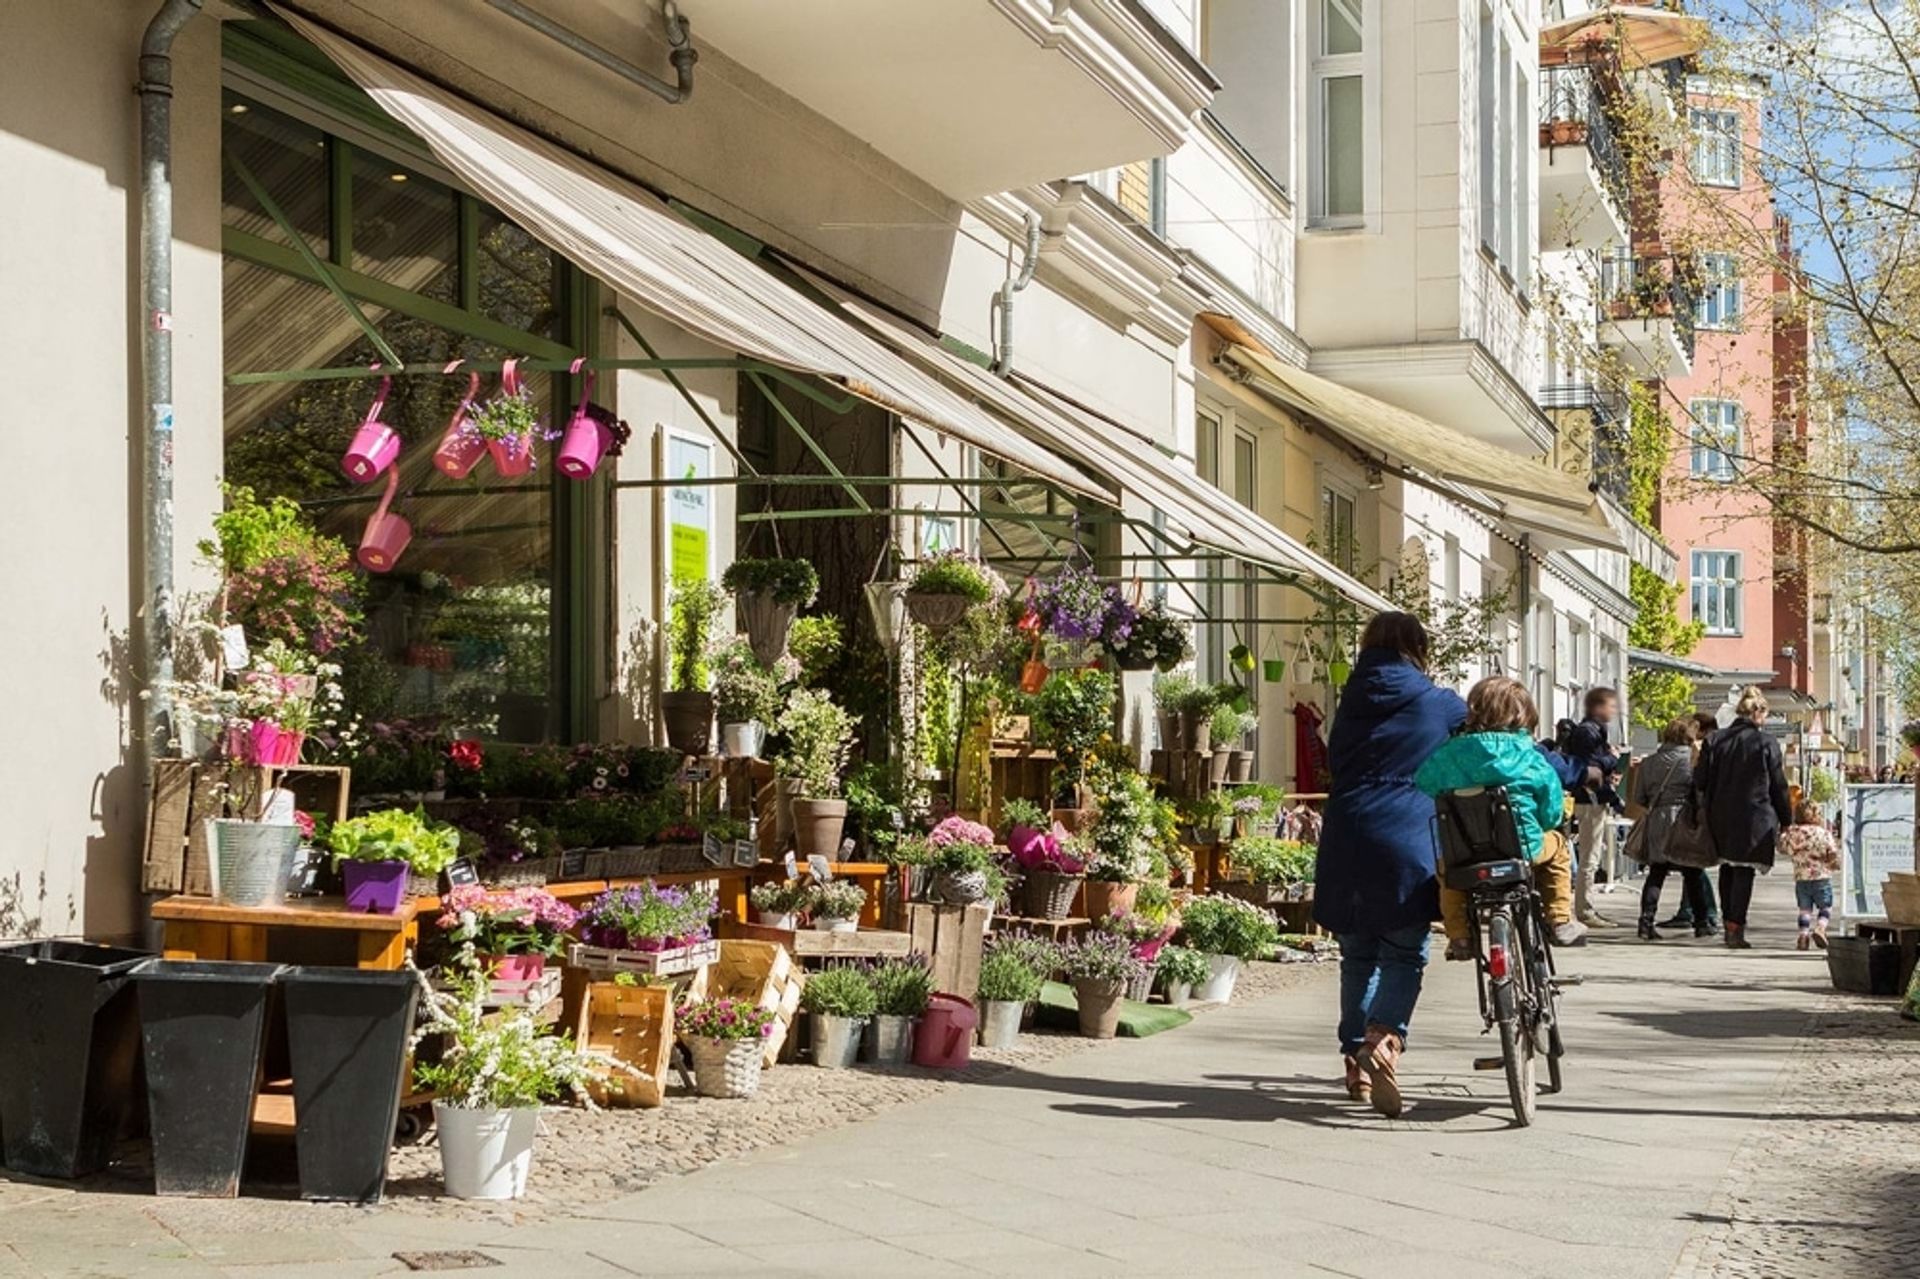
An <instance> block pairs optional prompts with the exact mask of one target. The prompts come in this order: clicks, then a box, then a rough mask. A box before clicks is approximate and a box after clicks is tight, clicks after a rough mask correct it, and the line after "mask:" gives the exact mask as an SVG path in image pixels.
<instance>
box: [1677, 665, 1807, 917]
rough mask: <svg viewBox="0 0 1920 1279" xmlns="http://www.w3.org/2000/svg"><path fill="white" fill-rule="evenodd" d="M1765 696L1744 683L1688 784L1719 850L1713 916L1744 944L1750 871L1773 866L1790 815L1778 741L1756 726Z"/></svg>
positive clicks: (1764, 710)
mask: <svg viewBox="0 0 1920 1279" xmlns="http://www.w3.org/2000/svg"><path fill="white" fill-rule="evenodd" d="M1767 712H1768V706H1767V699H1766V696H1765V694H1763V693H1761V691H1760V690H1759V689H1758V688H1755V687H1752V686H1749V687H1748V688H1747V690H1746V691H1745V692H1744V693H1742V694H1741V695H1740V700H1739V702H1737V703H1736V704H1735V706H1734V720H1733V723H1731V724H1729V725H1727V726H1726V727H1725V728H1723V729H1721V730H1720V731H1719V732H1717V733H1715V734H1714V735H1713V739H1712V740H1711V741H1709V742H1708V743H1707V745H1706V748H1705V749H1704V750H1702V751H1701V752H1700V763H1699V765H1698V767H1697V768H1696V769H1695V770H1694V779H1693V780H1694V789H1695V790H1697V791H1698V792H1699V794H1700V800H1701V805H1702V808H1701V815H1702V818H1703V820H1704V821H1705V822H1706V824H1707V829H1708V830H1709V831H1711V832H1712V833H1713V843H1714V848H1715V849H1716V850H1717V851H1718V853H1719V856H1720V914H1721V922H1722V923H1723V925H1724V926H1725V929H1726V943H1727V945H1728V946H1730V947H1733V948H1734V949H1736V950H1745V949H1747V948H1748V947H1749V945H1750V943H1749V942H1748V941H1747V907H1748V904H1749V903H1750V902H1751V901H1752V900H1753V877H1754V876H1755V875H1756V874H1761V873H1764V872H1766V871H1769V870H1772V869H1773V856H1774V846H1775V845H1776V843H1778V841H1779V836H1780V829H1781V827H1783V826H1785V825H1787V824H1788V823H1789V822H1791V821H1792V819H1793V810H1792V807H1791V805H1790V804H1789V802H1788V798H1787V774H1786V769H1785V765H1784V761H1783V759H1782V758H1781V753H1780V743H1779V742H1776V741H1775V740H1774V739H1773V738H1771V737H1769V736H1768V735H1767V734H1766V733H1765V732H1764V731H1762V729H1761V727H1760V726H1761V725H1762V724H1764V723H1766V721H1767Z"/></svg>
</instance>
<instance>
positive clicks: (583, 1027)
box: [574, 981, 673, 1108]
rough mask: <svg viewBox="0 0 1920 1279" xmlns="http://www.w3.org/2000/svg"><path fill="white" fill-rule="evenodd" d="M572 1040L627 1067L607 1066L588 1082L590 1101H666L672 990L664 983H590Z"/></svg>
mask: <svg viewBox="0 0 1920 1279" xmlns="http://www.w3.org/2000/svg"><path fill="white" fill-rule="evenodd" d="M574 1042H575V1043H577V1044H579V1045H580V1046H581V1047H583V1048H585V1049H587V1050H588V1051H590V1052H597V1053H604V1054H606V1055H607V1056H609V1057H612V1058H613V1059H614V1060H616V1061H620V1062H624V1063H625V1064H626V1065H627V1066H628V1067H630V1069H628V1070H625V1071H616V1070H611V1069H610V1070H608V1071H607V1072H606V1073H605V1074H603V1075H600V1076H599V1077H597V1078H595V1079H593V1080H591V1081H589V1083H588V1084H587V1094H588V1095H589V1096H591V1097H592V1098H593V1100H594V1102H595V1104H597V1105H601V1106H608V1107H633V1106H644V1107H649V1108H651V1107H654V1106H658V1105H659V1104H660V1103H661V1102H663V1101H665V1100H666V1096H667V1069H668V1065H669V1063H670V1061H671V1060H672V1056H673V991H672V990H671V989H670V988H668V987H666V986H620V985H616V984H615V983H613V982H610V981H608V982H600V981H597V982H593V983H591V984H590V985H588V987H587V992H586V999H585V1000H584V1002H583V1003H582V1007H581V1013H580V1019H579V1021H578V1022H577V1023H576V1026H575V1031H574Z"/></svg>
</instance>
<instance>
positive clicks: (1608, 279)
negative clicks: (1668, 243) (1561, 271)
mask: <svg viewBox="0 0 1920 1279" xmlns="http://www.w3.org/2000/svg"><path fill="white" fill-rule="evenodd" d="M1698 305H1699V287H1698V285H1697V284H1696V283H1695V281H1694V279H1693V273H1692V271H1691V269H1690V268H1689V266H1688V265H1687V264H1686V263H1685V262H1683V261H1680V260H1678V259H1675V258H1672V257H1651V256H1638V257H1637V256H1635V255H1634V254H1633V253H1631V252H1630V251H1628V250H1625V249H1621V250H1616V251H1615V252H1614V253H1611V254H1609V255H1607V256H1606V257H1603V258H1602V259H1601V260H1600V297H1599V312H1600V313H1599V316H1598V321H1599V333H1600V341H1601V344H1602V345H1604V346H1608V347H1612V348H1614V349H1615V350H1617V351H1618V352H1619V353H1620V356H1621V358H1622V359H1623V360H1625V362H1626V364H1627V366H1628V367H1629V368H1630V369H1632V370H1633V372H1634V373H1635V374H1636V375H1638V376H1640V377H1644V378H1669V377H1681V376H1684V375H1685V374H1686V372H1687V371H1688V370H1689V369H1691V368H1692V367H1693V324H1694V311H1695V308H1696V307H1697V306H1698Z"/></svg>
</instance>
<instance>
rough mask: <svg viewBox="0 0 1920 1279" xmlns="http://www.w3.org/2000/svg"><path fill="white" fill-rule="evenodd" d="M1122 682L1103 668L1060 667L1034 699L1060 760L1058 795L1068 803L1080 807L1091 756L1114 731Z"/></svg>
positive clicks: (1041, 727)
mask: <svg viewBox="0 0 1920 1279" xmlns="http://www.w3.org/2000/svg"><path fill="white" fill-rule="evenodd" d="M1118 696H1119V687H1118V685H1117V684H1115V682H1114V678H1113V676H1112V675H1110V674H1108V673H1107V672H1106V671H1102V670H1085V669H1082V670H1066V671H1055V672H1054V673H1053V674H1051V675H1049V676H1047V682H1046V683H1045V684H1044V685H1042V686H1041V688H1040V696H1039V697H1038V698H1037V699H1036V700H1035V702H1034V715H1035V719H1036V724H1035V727H1036V728H1037V729H1038V730H1039V732H1040V733H1041V734H1042V736H1043V737H1044V738H1045V740H1046V741H1047V743H1048V744H1049V745H1050V746H1052V747H1053V753H1054V755H1055V756H1056V757H1057V758H1058V760H1059V785H1058V790H1057V791H1056V795H1055V798H1056V799H1066V800H1069V801H1070V802H1068V803H1065V804H1062V805H1061V807H1063V808H1071V809H1080V808H1084V807H1086V805H1085V803H1084V802H1082V800H1083V797H1082V795H1081V793H1080V792H1081V788H1082V786H1084V784H1085V782H1086V769H1087V760H1088V759H1089V758H1091V756H1092V754H1093V749H1094V747H1095V746H1098V745H1099V744H1100V740H1101V739H1102V738H1104V737H1107V736H1110V735H1111V734H1112V732H1113V706H1114V701H1115V700H1116V698H1117V697H1118Z"/></svg>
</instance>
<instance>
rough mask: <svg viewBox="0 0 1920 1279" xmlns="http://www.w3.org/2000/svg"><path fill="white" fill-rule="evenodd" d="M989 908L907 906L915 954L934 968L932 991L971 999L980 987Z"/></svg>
mask: <svg viewBox="0 0 1920 1279" xmlns="http://www.w3.org/2000/svg"><path fill="white" fill-rule="evenodd" d="M992 917H993V909H992V907H990V906H980V905H974V906H934V905H930V904H929V903H926V902H912V903H909V904H908V906H907V932H908V934H909V935H910V936H911V937H912V939H913V949H914V951H915V952H916V953H918V954H922V955H925V956H927V958H928V960H929V962H930V963H931V964H932V967H933V988H934V989H935V990H938V991H942V992H944V993H946V994H949V995H959V996H960V997H961V998H963V999H972V998H973V994H974V990H975V989H976V988H977V987H978V986H979V984H980V951H981V948H982V945H983V943H984V942H985V941H986V936H987V921H988V920H990V919H991V918H992Z"/></svg>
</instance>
